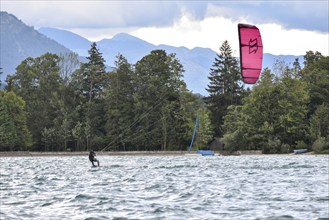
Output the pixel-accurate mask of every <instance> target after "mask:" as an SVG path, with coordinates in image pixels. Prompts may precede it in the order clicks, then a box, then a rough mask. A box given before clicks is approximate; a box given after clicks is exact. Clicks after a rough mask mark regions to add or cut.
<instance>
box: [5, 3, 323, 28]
mask: <svg viewBox="0 0 329 220" xmlns="http://www.w3.org/2000/svg"><path fill="white" fill-rule="evenodd" d="M27 8H28V10H26V9H27ZM328 8H329V2H328V1H327V0H324V1H42V2H41V1H1V10H5V11H6V10H7V11H8V12H9V13H13V14H15V15H16V16H17V17H18V18H20V19H22V20H23V21H24V22H27V23H28V24H33V25H34V26H37V27H41V26H50V27H61V28H89V29H90V28H95V29H96V28H120V27H121V28H122V27H125V28H130V27H150V26H156V27H161V26H170V25H171V24H173V23H174V22H175V21H176V20H177V19H179V18H180V17H181V15H182V13H189V14H192V15H193V17H194V18H195V19H198V20H202V19H204V18H205V17H206V16H209V11H211V13H210V15H220V16H225V17H227V18H230V19H232V20H238V19H239V18H241V17H246V18H248V20H249V21H250V22H254V23H260V24H262V23H268V22H273V23H277V24H281V25H282V26H284V27H285V28H287V29H291V28H296V29H306V30H312V31H313V30H316V31H321V32H328V27H329V24H328V20H329V15H328V14H329V12H328Z"/></svg>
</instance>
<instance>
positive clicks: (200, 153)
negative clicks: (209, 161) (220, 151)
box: [187, 116, 215, 156]
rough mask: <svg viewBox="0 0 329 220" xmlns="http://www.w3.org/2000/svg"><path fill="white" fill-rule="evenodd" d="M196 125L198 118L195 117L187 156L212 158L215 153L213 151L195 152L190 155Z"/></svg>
mask: <svg viewBox="0 0 329 220" xmlns="http://www.w3.org/2000/svg"><path fill="white" fill-rule="evenodd" d="M198 124H199V118H198V116H196V119H195V125H194V130H193V134H192V139H191V144H190V146H189V148H188V154H187V155H193V156H194V155H195V156H214V155H215V152H214V151H213V150H197V151H195V152H192V153H191V150H192V146H193V143H194V138H195V135H196V131H197V127H198Z"/></svg>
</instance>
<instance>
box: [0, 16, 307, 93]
mask: <svg viewBox="0 0 329 220" xmlns="http://www.w3.org/2000/svg"><path fill="white" fill-rule="evenodd" d="M3 17H4V18H5V19H3ZM17 24H18V25H17ZM1 27H2V28H1V62H0V66H1V67H3V72H4V74H3V75H1V76H0V77H1V80H2V81H3V82H4V79H5V77H6V75H8V74H13V73H14V71H15V68H16V67H17V65H18V64H20V62H21V61H23V60H24V59H26V58H27V57H37V56H40V55H42V54H44V53H46V52H51V53H57V54H58V53H68V52H71V51H72V52H75V53H77V54H78V55H79V56H84V57H86V56H88V50H89V49H90V45H91V44H92V42H91V41H89V40H88V39H86V38H84V37H83V36H80V35H78V34H75V33H73V32H70V31H67V30H62V29H57V28H51V27H42V28H39V29H38V30H34V28H33V27H29V26H27V25H25V24H24V23H23V22H22V21H21V20H19V19H18V18H16V17H15V16H14V15H11V14H8V13H7V12H1ZM3 27H4V28H3ZM18 27H20V28H18ZM19 29H27V30H29V31H25V32H24V31H23V32H22V31H19ZM4 31H6V33H4ZM21 35H24V36H25V38H28V40H29V41H30V42H32V43H29V44H26V43H25V44H23V43H24V39H23V40H22V39H21V38H15V37H12V36H21ZM13 39H14V40H13ZM96 44H97V47H98V48H99V50H100V52H101V53H102V54H103V57H104V59H105V61H106V65H107V66H114V62H115V60H116V56H117V55H118V54H119V53H120V54H122V55H123V56H125V57H126V58H127V60H128V62H129V63H132V64H135V63H136V62H137V61H139V60H140V59H141V58H142V57H144V56H146V55H147V54H149V53H150V52H151V51H152V50H156V49H162V50H165V51H166V52H167V53H174V54H176V57H177V58H178V59H179V61H180V62H181V64H182V65H183V67H184V70H185V72H184V74H183V75H184V78H183V79H184V81H185V82H186V84H187V88H188V89H189V90H190V91H192V92H193V93H199V94H201V95H207V92H206V90H205V89H206V88H207V85H208V83H209V80H208V75H209V72H210V68H211V67H212V64H213V62H214V61H215V58H216V56H217V55H216V54H217V53H216V52H215V51H213V50H212V49H210V48H202V47H195V48H193V49H188V48H186V47H183V46H180V47H175V46H170V45H165V44H160V45H154V44H151V43H149V42H147V41H145V40H142V39H140V38H138V37H135V36H132V35H130V34H127V33H119V34H116V35H115V36H113V37H112V38H110V39H102V40H100V41H97V42H96ZM3 45H5V46H4V47H3ZM15 45H21V46H20V48H17V47H16V46H15ZM40 48H41V49H40ZM19 49H20V50H19ZM36 49H38V50H37V51H38V52H35V50H36ZM15 53H16V54H15ZM7 58H10V59H7ZM280 58H282V59H283V60H284V61H285V62H287V63H293V61H294V59H295V58H299V59H300V60H302V58H303V57H302V56H292V55H291V56H290V55H287V56H276V55H272V54H264V55H263V69H264V68H265V67H269V68H270V69H271V67H272V65H273V63H274V62H275V60H276V59H280ZM10 61H14V62H10Z"/></svg>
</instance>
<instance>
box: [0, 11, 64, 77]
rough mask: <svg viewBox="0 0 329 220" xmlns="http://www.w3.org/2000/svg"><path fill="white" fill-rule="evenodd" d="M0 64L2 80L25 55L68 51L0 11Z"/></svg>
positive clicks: (36, 55)
mask: <svg viewBox="0 0 329 220" xmlns="http://www.w3.org/2000/svg"><path fill="white" fill-rule="evenodd" d="M0 21H1V38H0V66H1V67H2V68H3V70H2V71H3V73H4V74H2V76H1V79H2V81H4V79H5V78H6V75H8V74H13V73H15V68H16V67H17V66H18V65H19V64H20V63H21V61H23V60H24V59H26V58H27V57H38V56H40V55H42V54H45V53H47V52H51V53H57V54H60V53H69V52H70V50H69V49H67V48H65V47H64V46H62V45H60V44H59V43H57V42H56V41H55V40H52V39H50V38H48V37H46V36H45V35H43V34H40V33H39V32H38V31H36V30H34V28H33V27H29V26H27V25H25V24H24V23H23V22H22V21H21V20H19V19H17V18H16V17H15V16H14V15H12V14H8V13H7V12H2V11H1V12H0Z"/></svg>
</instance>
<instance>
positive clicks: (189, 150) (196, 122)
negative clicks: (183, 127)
mask: <svg viewBox="0 0 329 220" xmlns="http://www.w3.org/2000/svg"><path fill="white" fill-rule="evenodd" d="M198 122H199V119H198V116H196V119H195V125H194V131H193V135H192V140H191V144H190V147H189V148H188V153H190V152H191V149H192V146H193V141H194V136H195V133H196V128H197V127H198Z"/></svg>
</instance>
